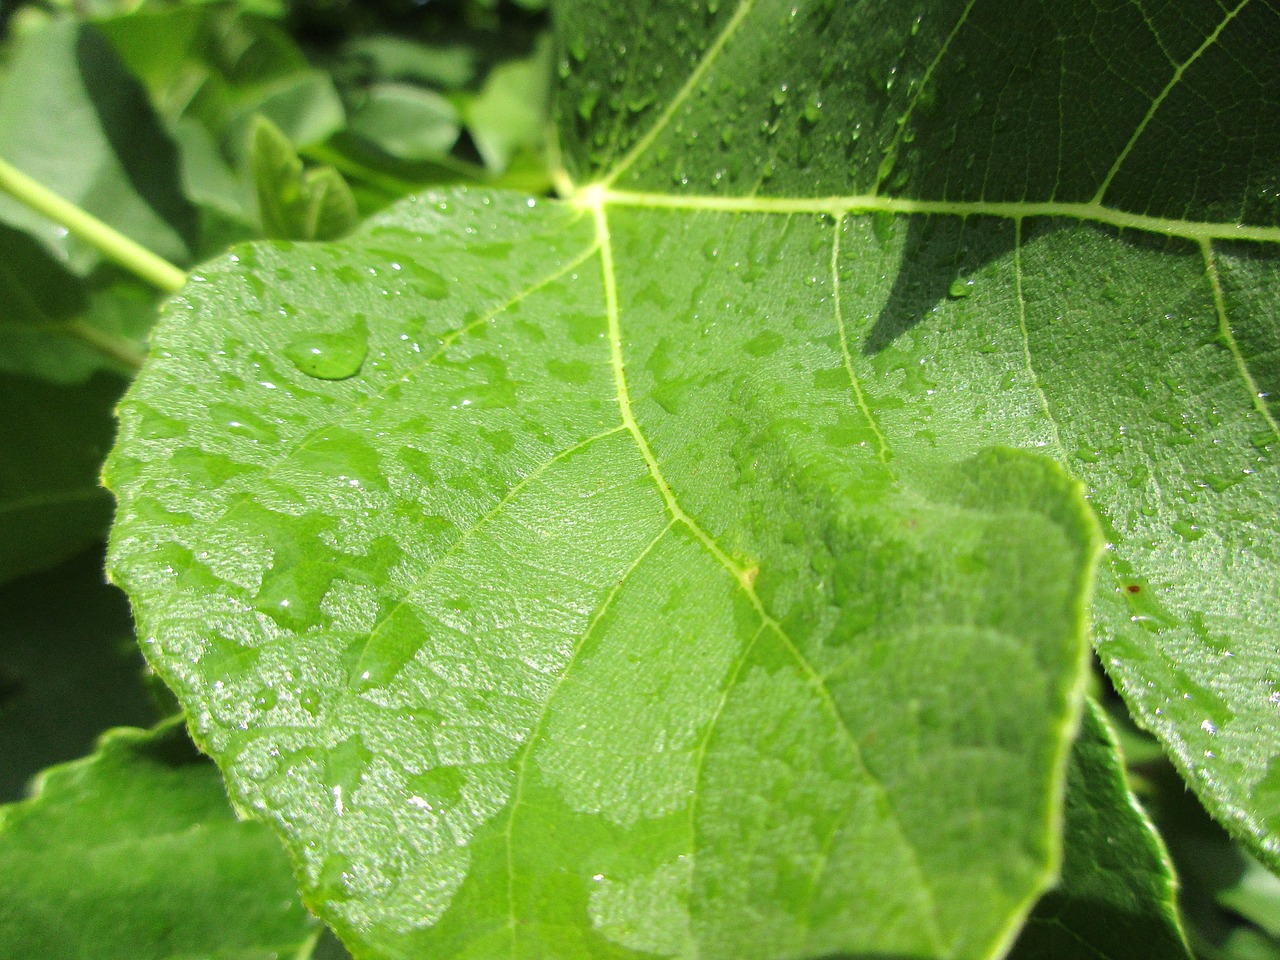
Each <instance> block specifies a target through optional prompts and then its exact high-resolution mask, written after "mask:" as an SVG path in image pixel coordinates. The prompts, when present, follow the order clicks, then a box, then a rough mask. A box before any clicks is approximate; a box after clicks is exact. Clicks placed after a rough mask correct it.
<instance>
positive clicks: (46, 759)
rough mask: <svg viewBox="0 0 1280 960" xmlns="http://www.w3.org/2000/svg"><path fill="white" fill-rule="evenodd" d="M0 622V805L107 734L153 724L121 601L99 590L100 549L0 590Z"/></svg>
mask: <svg viewBox="0 0 1280 960" xmlns="http://www.w3.org/2000/svg"><path fill="white" fill-rule="evenodd" d="M69 598H74V600H75V602H73V603H69V602H67V601H68V599H69ZM0 623H3V624H4V630H3V637H4V640H3V643H0V683H3V684H4V685H5V686H6V687H7V689H8V690H9V695H8V696H0V743H3V744H4V749H3V750H0V803H7V802H10V801H13V800H18V799H20V798H21V797H22V796H23V794H24V792H25V788H26V785H27V781H28V780H30V778H31V777H33V776H34V775H35V774H36V773H37V772H39V771H40V770H42V769H44V768H45V767H48V766H50V765H52V764H55V763H63V762H65V761H67V760H73V759H75V758H76V757H79V756H82V755H84V754H85V753H86V752H88V751H89V750H91V749H92V748H93V742H94V740H96V739H97V737H98V735H99V734H101V733H102V732H103V731H104V730H106V729H108V728H109V727H117V726H122V725H126V724H128V725H139V724H150V723H154V722H155V720H156V719H157V715H156V711H155V709H154V708H153V706H152V702H151V701H152V698H151V697H150V696H149V695H148V692H147V689H146V687H145V686H144V683H143V662H142V656H141V654H140V652H139V650H138V647H137V644H136V643H134V640H133V621H132V620H131V618H130V616H129V602H128V601H127V600H126V599H125V596H124V594H123V593H121V592H120V591H119V590H117V589H116V588H115V587H113V586H111V585H110V584H108V583H107V582H106V577H105V576H104V575H103V573H102V551H101V549H100V548H97V549H94V550H91V551H89V552H87V553H81V554H80V555H79V556H76V557H74V558H72V559H71V560H68V561H67V562H66V563H64V564H61V565H59V566H57V567H54V568H52V569H50V570H46V571H43V572H41V573H37V574H32V575H31V576H27V577H22V578H21V579H18V580H15V581H14V582H13V583H10V584H8V585H6V586H5V587H4V588H3V589H0Z"/></svg>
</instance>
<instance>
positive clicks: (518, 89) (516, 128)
mask: <svg viewBox="0 0 1280 960" xmlns="http://www.w3.org/2000/svg"><path fill="white" fill-rule="evenodd" d="M550 61H551V45H550V38H549V37H546V38H543V39H542V40H541V41H540V42H539V43H538V44H537V46H536V47H535V48H534V50H533V52H532V53H531V54H530V55H529V57H528V58H526V59H523V60H513V61H511V62H509V63H503V64H500V65H498V66H496V67H494V68H493V69H492V70H491V71H489V75H488V76H487V77H485V81H484V86H483V88H482V89H481V90H480V93H479V94H477V95H476V96H475V98H474V99H471V100H469V101H467V103H466V105H465V107H464V118H465V120H466V125H467V130H468V132H469V133H470V134H471V139H472V140H474V141H475V145H476V149H477V150H479V151H480V156H481V157H482V158H483V159H484V163H485V166H486V167H488V168H489V169H490V170H492V171H494V172H495V173H501V172H502V171H504V170H506V169H507V167H508V166H509V165H510V164H511V162H512V160H513V159H514V158H515V156H516V155H517V153H519V152H520V151H526V152H536V151H538V150H540V149H542V145H543V141H544V140H545V137H546V128H547V124H548V120H547V106H548V98H549V96H550V74H551V70H550Z"/></svg>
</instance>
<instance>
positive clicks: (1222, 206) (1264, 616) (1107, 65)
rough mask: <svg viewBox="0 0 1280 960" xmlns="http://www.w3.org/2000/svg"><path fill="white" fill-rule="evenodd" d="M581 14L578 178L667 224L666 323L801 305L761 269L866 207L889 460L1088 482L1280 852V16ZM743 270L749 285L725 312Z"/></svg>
mask: <svg viewBox="0 0 1280 960" xmlns="http://www.w3.org/2000/svg"><path fill="white" fill-rule="evenodd" d="M557 17H558V28H557V29H558V32H559V34H560V37H561V40H562V50H563V57H562V60H561V65H560V74H561V76H562V77H563V78H564V80H563V84H562V89H561V97H560V108H559V113H560V120H559V128H560V132H561V138H562V140H563V142H564V146H565V154H566V164H567V165H568V167H569V169H570V170H571V171H572V172H573V173H575V174H576V176H577V177H578V178H579V180H580V181H586V185H587V186H590V187H591V188H592V189H584V190H583V191H582V193H581V194H580V199H581V201H582V202H583V203H584V204H586V205H593V206H597V207H598V208H599V209H601V210H603V211H605V212H607V214H608V219H609V220H610V222H611V223H621V224H627V227H626V231H630V230H631V229H633V228H632V227H631V226H630V225H631V224H640V223H642V222H644V221H646V220H647V222H648V224H649V225H648V226H645V227H636V228H635V229H638V230H640V231H641V233H642V239H641V240H639V242H637V243H636V244H635V245H634V254H635V255H634V258H626V259H624V257H626V255H625V254H624V253H620V254H619V264H620V268H619V274H620V275H621V276H622V277H624V278H626V277H634V278H636V279H635V284H636V286H637V287H643V286H644V285H645V284H646V283H649V282H653V284H654V288H655V290H657V291H658V292H659V293H660V294H661V295H662V296H665V297H667V298H668V300H669V301H670V303H671V306H670V308H669V312H667V313H663V312H662V311H663V309H666V308H660V309H654V310H653V311H652V313H651V316H653V317H654V318H656V317H657V316H659V315H661V316H662V317H663V321H662V322H663V323H665V324H668V325H669V326H670V327H671V328H679V329H682V330H684V331H685V340H686V341H687V340H688V339H689V336H690V334H691V333H692V332H695V331H696V332H698V333H699V334H700V332H701V331H702V330H704V329H711V330H714V329H717V328H718V327H720V326H725V325H728V326H731V327H732V326H734V325H737V324H739V323H740V322H741V321H740V319H739V317H740V316H741V315H742V314H744V313H769V314H770V315H771V316H772V317H773V318H774V319H775V320H776V321H779V322H780V321H782V320H783V319H789V318H784V317H780V316H778V315H777V307H776V306H775V304H776V300H777V297H776V296H775V294H774V292H773V290H771V289H765V288H763V287H761V286H759V285H757V284H756V283H755V280H756V279H758V278H759V277H760V276H762V275H763V274H762V273H761V269H760V267H759V266H758V264H760V263H762V262H767V260H768V258H769V256H770V255H771V249H772V248H771V245H770V243H769V242H766V241H764V240H762V239H761V238H762V237H764V236H766V235H767V236H775V237H776V236H782V235H784V234H786V233H787V232H788V231H794V230H796V229H798V228H797V227H796V226H794V224H795V222H796V221H797V220H798V219H800V218H803V217H810V216H823V215H825V216H830V217H834V218H836V219H838V220H840V222H841V226H840V229H839V235H840V237H841V240H840V244H839V250H838V257H837V259H838V261H839V263H840V270H841V271H842V279H841V287H840V290H839V295H840V305H841V312H842V315H843V317H844V320H845V341H846V346H847V352H848V355H849V361H848V362H849V366H850V368H851V370H852V371H853V373H855V374H856V376H857V378H858V379H859V380H860V381H861V383H862V392H863V394H864V398H865V405H866V406H867V408H868V409H869V412H870V413H871V415H872V416H873V417H874V418H876V420H877V422H878V424H879V428H880V432H881V434H882V436H881V437H880V438H875V437H872V438H869V439H868V440H867V442H869V443H875V444H880V445H882V447H883V449H885V450H886V451H888V453H889V454H891V455H893V456H894V460H893V465H894V467H895V469H897V470H898V471H899V472H900V473H901V474H902V475H904V476H908V475H916V473H917V472H918V470H919V469H920V464H922V463H927V462H928V459H929V457H939V458H942V459H944V460H958V459H961V458H963V457H964V456H966V455H968V454H970V453H972V452H973V451H974V450H976V449H979V448H981V447H982V446H984V445H986V444H989V443H1007V444H1012V445H1014V446H1018V447H1020V448H1023V449H1034V450H1040V451H1043V452H1045V453H1047V454H1049V455H1051V456H1054V457H1056V458H1057V459H1058V460H1059V461H1060V462H1061V463H1062V464H1063V466H1064V467H1065V468H1067V469H1068V470H1070V471H1071V473H1072V474H1073V475H1075V476H1077V477H1078V478H1080V479H1081V480H1083V481H1084V482H1085V483H1086V484H1087V486H1088V487H1089V488H1090V491H1091V495H1092V503H1093V505H1094V507H1095V509H1096V510H1097V511H1098V512H1099V513H1100V514H1101V516H1102V518H1103V521H1104V524H1105V525H1106V529H1107V538H1108V540H1109V541H1111V543H1112V544H1113V549H1112V550H1110V551H1109V552H1108V566H1109V568H1110V570H1109V575H1108V576H1107V578H1106V580H1105V582H1104V583H1103V588H1102V589H1101V590H1100V591H1099V596H1098V600H1097V603H1096V606H1095V617H1096V623H1097V627H1096V630H1097V637H1096V642H1097V646H1098V650H1099V653H1100V656H1101V658H1102V661H1103V663H1104V665H1105V666H1106V669H1107V670H1108V672H1109V673H1110V675H1111V676H1112V677H1113V678H1114V680H1115V682H1116V684H1117V685H1118V687H1119V688H1120V690H1121V692H1122V693H1123V695H1124V696H1125V698H1126V700H1127V702H1128V703H1129V705H1130V708H1131V709H1132V710H1133V711H1134V713H1135V715H1136V716H1137V717H1138V719H1139V721H1140V722H1141V723H1142V724H1143V725H1144V726H1146V727H1149V728H1150V729H1152V730H1153V731H1154V732H1156V733H1157V735H1158V736H1159V737H1160V739H1161V740H1162V742H1163V743H1164V744H1165V747H1166V749H1167V750H1168V751H1169V752H1170V753H1171V755H1172V756H1173V757H1174V758H1175V760H1176V762H1177V764H1178V767H1179V769H1180V771H1181V772H1182V773H1183V775H1184V776H1186V777H1187V779H1188V781H1189V782H1190V783H1191V784H1192V785H1193V787H1194V788H1195V789H1196V790H1197V791H1198V792H1199V793H1200V795H1201V797H1202V798H1203V800H1204V802H1205V804H1206V806H1207V807H1208V808H1209V810H1210V811H1212V812H1213V814H1214V815H1215V816H1216V817H1218V818H1219V819H1220V820H1221V821H1222V822H1223V823H1224V824H1226V825H1227V826H1228V827H1229V828H1230V829H1231V830H1232V831H1233V832H1234V833H1235V834H1236V835H1237V836H1239V837H1241V838H1242V839H1243V840H1244V841H1245V842H1246V843H1248V844H1249V845H1250V846H1251V848H1252V849H1253V850H1254V852H1255V853H1256V854H1257V855H1258V856H1260V857H1261V858H1263V859H1264V860H1265V861H1266V862H1267V863H1269V864H1270V865H1271V866H1272V867H1273V868H1275V867H1277V866H1280V759H1277V758H1280V723H1277V688H1276V676H1277V666H1278V661H1277V657H1276V644H1275V638H1276V637H1277V636H1280V593H1278V592H1277V591H1276V589H1275V584H1276V583H1277V582H1280V520H1278V519H1277V517H1280V511H1278V510H1277V504H1278V503H1280V485H1278V481H1277V472H1276V460H1275V458H1276V452H1277V450H1280V427H1278V426H1277V408H1276V405H1275V399H1274V394H1273V392H1272V391H1273V389H1274V385H1275V384H1276V382H1277V380H1278V379H1280V366H1278V362H1280V328H1278V327H1277V325H1276V323H1275V317H1276V315H1277V309H1278V307H1280V256H1278V254H1277V249H1278V244H1280V226H1278V224H1280V208H1278V207H1277V204H1278V203H1280V194H1277V193H1276V188H1275V185H1276V183H1277V182H1278V178H1280V172H1278V171H1280V168H1278V164H1280V159H1278V158H1280V149H1277V137H1280V124H1276V123H1275V122H1274V119H1275V117H1276V116H1277V112H1278V111H1280V61H1278V60H1277V59H1276V58H1275V57H1274V56H1270V55H1269V54H1268V53H1267V51H1269V50H1272V49H1274V48H1275V47H1276V45H1277V43H1280V15H1278V14H1277V11H1276V9H1275V7H1274V4H1268V3H1239V4H1229V5H1226V6H1225V7H1224V6H1219V5H1216V4H1211V5H1202V6H1200V7H1197V8H1196V9H1195V10H1191V9H1189V8H1186V7H1185V5H1181V4H1155V5H1137V4H1121V5H1115V6H1108V7H1105V8H1104V7H1102V6H1100V5H1098V4H1095V3H1091V2H1083V0H1082V2H1076V3H1070V4H1066V5H1063V4H1057V3H1055V4H1049V3H1033V4H1024V5H1021V6H1020V7H1019V8H1018V10H1017V11H1015V12H1010V11H1009V10H1008V8H1007V5H1000V4H996V3H991V2H986V0H968V2H961V0H955V2H950V0H938V2H934V3H929V4H925V5H923V6H921V5H917V6H910V7H907V6H903V5H901V4H893V3H882V2H865V3H851V4H834V3H823V2H814V3H808V4H793V3H775V2H768V0H744V2H741V3H725V4H719V5H710V4H692V3H682V4H675V5H664V6H663V7H662V8H661V9H659V8H658V7H657V6H643V7H634V6H618V5H613V4H602V3H595V2H592V0H579V2H566V3H563V4H561V5H560V6H559V7H558V8H557ZM716 217H719V218H721V219H720V220H719V224H718V226H717V227H716V228H714V229H708V230H705V231H704V230H703V229H702V228H701V227H699V226H698V224H700V223H702V222H704V221H708V220H711V219H712V218H716ZM769 218H772V220H773V221H774V224H775V225H774V226H773V227H772V228H771V229H770V228H763V227H760V226H756V225H754V222H755V221H756V220H763V219H769ZM1244 236H1248V237H1251V238H1252V240H1251V242H1248V243H1245V242H1239V238H1241V237H1244ZM721 237H723V238H724V239H723V240H722V239H721ZM672 238H676V239H672ZM730 238H733V239H730ZM704 244H706V245H707V246H706V249H705V250H704V249H703V245H704ZM654 249H656V250H657V251H658V253H657V254H656V255H655V254H653V253H652V252H651V251H652V250H654ZM717 249H719V250H721V251H722V253H721V254H720V255H719V257H718V258H717V257H716V256H714V254H715V251H716V250H717ZM723 251H730V253H727V254H726V253H724V252H723ZM699 253H705V254H706V255H707V260H706V261H705V262H704V263H703V264H698V263H697V259H696V258H697V257H698V255H699ZM655 256H656V257H657V258H660V259H661V262H662V264H663V265H662V267H661V268H660V269H659V270H658V271H657V277H661V279H660V280H659V279H657V278H656V277H654V278H652V281H651V280H650V279H647V274H648V271H647V268H646V267H645V266H642V264H649V263H651V262H652V261H653V260H654V258H655ZM676 264H679V265H680V266H679V267H676V266H675V265H676ZM695 264H696V266H695ZM730 272H733V273H736V275H737V276H738V277H740V278H741V279H742V280H744V281H746V282H747V283H746V285H744V286H743V287H742V288H741V289H742V293H741V295H740V296H739V297H737V298H734V299H732V300H729V299H719V300H717V299H713V298H712V297H710V296H706V297H704V296H702V294H701V293H700V291H701V290H702V289H705V290H707V291H717V292H718V289H719V287H718V284H719V281H718V280H710V281H708V282H707V283H706V285H705V288H704V287H701V286H699V284H700V283H701V280H699V279H698V278H699V277H700V276H711V277H720V276H722V275H725V274H728V273H730ZM797 275H798V277H799V278H800V279H801V280H803V281H805V282H812V283H819V282H821V281H822V277H823V276H824V273H823V272H822V271H820V270H816V269H813V268H811V267H809V266H807V265H806V266H797ZM671 278H674V279H671ZM682 280H683V282H682ZM626 282H627V281H626V280H625V279H624V280H623V281H622V283H623V286H624V287H625V285H626ZM793 282H795V281H794V280H793ZM686 289H687V291H688V292H687V293H683V292H678V291H682V290H686ZM653 322H656V319H655V320H654V321H653ZM779 336H784V337H785V336H791V334H790V333H787V334H783V333H781V332H780V333H779ZM683 376H685V377H687V381H688V382H687V384H686V388H687V390H688V391H689V394H690V396H698V397H699V401H698V402H701V400H700V396H701V395H700V393H699V392H698V384H699V382H700V381H699V378H700V373H699V372H698V371H696V370H694V369H692V368H690V370H689V372H688V373H687V374H683ZM672 389H676V387H675V386H674V385H673V387H672ZM922 450H923V451H924V452H925V453H926V454H927V455H926V456H924V457H923V458H921V457H920V456H919V454H920V451H922ZM661 452H662V451H660V453H661Z"/></svg>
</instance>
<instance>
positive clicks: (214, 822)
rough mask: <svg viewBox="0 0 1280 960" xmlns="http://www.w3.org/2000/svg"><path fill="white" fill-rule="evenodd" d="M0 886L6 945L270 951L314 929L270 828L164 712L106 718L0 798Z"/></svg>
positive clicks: (148, 952) (34, 950)
mask: <svg viewBox="0 0 1280 960" xmlns="http://www.w3.org/2000/svg"><path fill="white" fill-rule="evenodd" d="M0 893H2V894H3V895H2V896H0V945H2V947H3V950H4V952H5V953H6V954H7V955H9V956H14V957H42V958H48V960H63V958H66V960H72V958H79V957H85V956H93V957H101V958H104V960H109V958H115V957H120V958H126V957H127V958H129V960H180V958H190V957H207V958H210V960H270V958H273V957H278V956H281V955H295V954H298V953H299V951H300V950H301V949H302V948H303V947H306V946H309V944H310V943H311V942H312V941H313V940H314V938H315V936H316V935H317V930H316V923H315V921H314V920H313V919H312V918H311V917H309V916H308V915H307V913H306V911H305V910H304V909H303V907H302V904H301V903H300V902H299V900H298V896H297V892H296V890H295V889H294V887H293V880H292V877H291V876H290V874H289V864H288V861H287V860H286V859H285V857H284V855H283V853H282V851H281V850H280V847H279V844H278V843H277V842H276V839H275V837H273V836H272V835H271V832H270V831H269V830H267V829H265V828H264V827H262V826H261V825H260V824H255V823H241V822H238V821H237V820H236V819H235V817H234V815H233V814H232V812H231V809H230V808H229V807H228V806H227V800H226V794H225V793H224V792H223V789H222V782H221V779H220V778H219V776H218V772H217V770H216V769H215V768H214V766H213V765H212V764H210V763H208V762H207V761H206V760H205V759H204V758H203V757H201V756H200V755H199V754H198V753H196V752H195V750H194V749H193V748H192V746H191V743H190V741H189V740H188V739H187V736H186V734H185V732H184V731H183V730H182V728H181V726H179V725H177V724H172V723H171V724H168V725H167V726H164V727H161V728H159V729H157V730H156V731H152V732H148V731H142V730H133V729H127V728H126V729H119V730H114V731H111V732H110V733H108V734H107V735H106V736H105V737H104V738H103V740H102V742H101V744H100V746H99V748H98V751H97V752H96V753H95V754H93V755H92V756H91V757H89V758H88V759H86V760H81V761H78V762H76V763H71V764H67V765H65V766H61V767H54V768H52V769H51V770H49V771H47V772H46V773H45V774H44V776H43V779H42V780H41V782H40V786H39V792H38V793H37V795H36V796H34V797H33V798H32V799H30V800H26V801H24V802H22V803H18V804H13V805H11V806H7V807H3V808H0Z"/></svg>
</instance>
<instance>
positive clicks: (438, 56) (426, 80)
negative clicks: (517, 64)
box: [342, 34, 476, 90]
mask: <svg viewBox="0 0 1280 960" xmlns="http://www.w3.org/2000/svg"><path fill="white" fill-rule="evenodd" d="M342 55H343V57H344V59H346V60H348V61H350V65H351V66H353V67H362V68H363V70H364V71H365V72H366V74H367V75H369V76H372V77H376V78H378V79H380V80H393V81H403V82H407V83H417V84H424V85H426V86H431V87H439V88H442V89H445V90H457V89H460V88H462V87H465V86H467V85H468V84H469V83H471V81H472V79H473V78H474V77H475V74H476V64H475V61H476V52H475V51H474V50H473V49H471V48H470V47H467V46H463V45H460V44H459V45H436V44H428V43H421V42H417V41H414V40H409V39H407V38H406V37H402V36H398V35H396V34H375V35H373V36H363V37H355V38H353V39H352V40H351V41H350V42H349V43H347V44H346V45H345V46H344V47H343V49H342Z"/></svg>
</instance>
